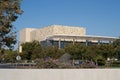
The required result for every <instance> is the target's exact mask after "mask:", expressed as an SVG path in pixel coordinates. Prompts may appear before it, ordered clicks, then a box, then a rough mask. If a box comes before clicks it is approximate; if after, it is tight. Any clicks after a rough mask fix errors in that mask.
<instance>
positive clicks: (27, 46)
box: [21, 41, 42, 60]
mask: <svg viewBox="0 0 120 80" xmlns="http://www.w3.org/2000/svg"><path fill="white" fill-rule="evenodd" d="M21 46H22V50H23V52H22V53H21V56H22V57H23V59H27V60H34V59H36V58H39V57H40V56H41V51H42V47H41V45H40V44H39V42H38V41H33V42H26V43H23V44H21Z"/></svg>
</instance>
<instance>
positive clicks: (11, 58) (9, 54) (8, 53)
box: [2, 50, 17, 62]
mask: <svg viewBox="0 0 120 80" xmlns="http://www.w3.org/2000/svg"><path fill="white" fill-rule="evenodd" d="M16 56H17V52H16V51H12V50H5V52H4V55H3V56H2V61H3V62H15V61H16Z"/></svg>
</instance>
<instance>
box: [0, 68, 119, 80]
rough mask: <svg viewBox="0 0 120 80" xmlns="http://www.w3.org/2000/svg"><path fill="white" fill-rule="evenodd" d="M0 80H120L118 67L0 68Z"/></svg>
mask: <svg viewBox="0 0 120 80" xmlns="http://www.w3.org/2000/svg"><path fill="white" fill-rule="evenodd" d="M0 80H120V69H0Z"/></svg>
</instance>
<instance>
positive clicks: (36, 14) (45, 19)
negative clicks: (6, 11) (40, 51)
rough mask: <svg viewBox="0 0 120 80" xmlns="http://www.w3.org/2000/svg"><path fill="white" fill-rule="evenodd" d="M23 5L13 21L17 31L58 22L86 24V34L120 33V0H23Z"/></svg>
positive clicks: (119, 34)
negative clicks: (19, 13) (20, 13)
mask: <svg viewBox="0 0 120 80" xmlns="http://www.w3.org/2000/svg"><path fill="white" fill-rule="evenodd" d="M21 9H22V10H23V11H24V13H23V14H22V15H20V16H19V18H18V19H17V21H16V22H15V23H14V26H15V27H16V28H17V31H18V32H19V30H21V29H23V28H42V27H45V26H49V25H53V24H55V25H65V26H79V27H85V28H86V34H87V35H98V36H112V37H118V36H120V31H119V30H120V0H23V1H22V4H21ZM18 36H19V35H18Z"/></svg>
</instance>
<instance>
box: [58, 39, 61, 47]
mask: <svg viewBox="0 0 120 80" xmlns="http://www.w3.org/2000/svg"><path fill="white" fill-rule="evenodd" d="M58 47H59V49H60V48H61V39H59V41H58Z"/></svg>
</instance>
